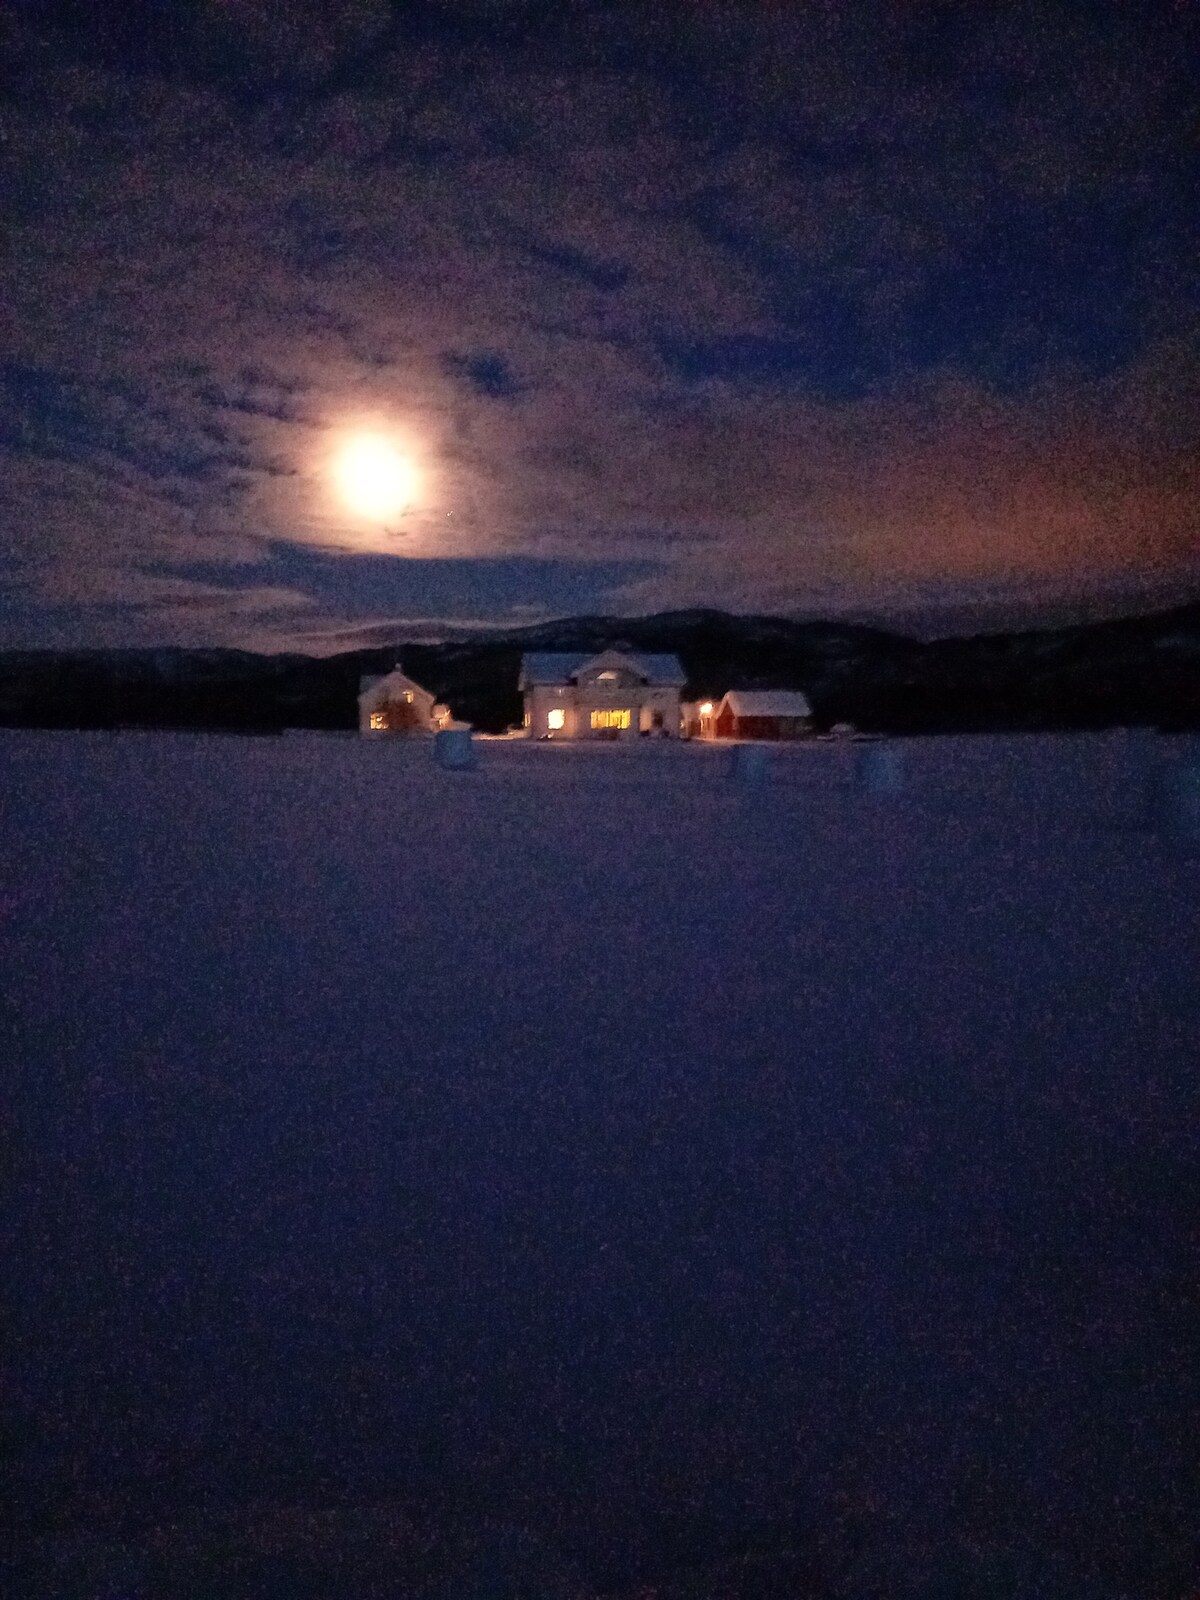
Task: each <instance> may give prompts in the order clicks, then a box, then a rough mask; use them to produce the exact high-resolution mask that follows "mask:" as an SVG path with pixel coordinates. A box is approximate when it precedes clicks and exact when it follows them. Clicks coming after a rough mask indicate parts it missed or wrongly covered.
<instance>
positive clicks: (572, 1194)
mask: <svg viewBox="0 0 1200 1600" xmlns="http://www.w3.org/2000/svg"><path fill="white" fill-rule="evenodd" d="M475 749H476V753H477V754H478V757H479V762H478V766H477V768H476V769H475V770H474V771H469V772H453V771H446V770H443V769H442V768H440V767H439V766H438V765H437V764H436V763H435V761H434V760H433V759H432V757H431V752H430V747H429V746H428V745H427V744H422V745H419V746H413V745H409V744H405V743H404V742H402V741H387V740H374V741H373V740H362V741H358V740H347V739H338V738H335V737H323V736H320V735H316V734H314V735H311V736H304V737H301V736H297V737H294V738H289V739H240V738H222V737H204V736H189V735H169V734H142V735H139V734H125V735H106V734H57V733H18V732H8V733H3V734H0V763H2V769H3V772H4V784H3V799H2V801H0V1049H3V1050H7V1051H8V1054H9V1056H10V1062H9V1066H8V1070H7V1073H6V1076H5V1080H4V1081H5V1095H6V1101H7V1103H6V1105H5V1107H4V1110H5V1113H6V1115H5V1125H6V1127H7V1129H8V1135H7V1139H8V1142H9V1145H10V1154H11V1155H12V1157H13V1160H14V1173H15V1177H14V1180H13V1181H12V1182H11V1183H10V1185H9V1186H8V1189H7V1191H6V1199H5V1201H4V1246H5V1253H6V1257H7V1259H8V1261H9V1262H10V1264H15V1271H14V1272H11V1273H10V1277H11V1278H13V1279H15V1283H14V1284H13V1287H12V1289H11V1292H10V1295H9V1297H8V1298H9V1311H10V1316H9V1325H8V1361H7V1370H8V1373H9V1377H10V1395H11V1397H12V1403H13V1408H14V1413H15V1422H14V1424H13V1432H14V1437H15V1438H16V1439H17V1440H18V1441H19V1443H18V1444H17V1445H15V1446H14V1447H13V1449H11V1450H10V1458H11V1462H10V1466H9V1468H8V1469H7V1470H9V1472H10V1474H13V1475H15V1481H16V1483H17V1485H18V1487H19V1489H20V1494H21V1496H22V1497H23V1498H25V1499H26V1500H31V1501H32V1502H36V1503H38V1504H42V1503H45V1504H50V1503H53V1504H54V1505H56V1506H67V1507H73V1508H75V1512H78V1507H79V1506H80V1505H83V1504H84V1503H85V1501H86V1503H87V1504H89V1505H90V1504H92V1503H93V1502H92V1501H91V1500H87V1496H88V1495H93V1494H94V1493H99V1492H100V1487H104V1488H105V1492H107V1493H108V1494H110V1495H116V1496H117V1497H118V1498H120V1497H121V1496H122V1495H124V1496H125V1497H126V1498H127V1499H131V1500H137V1501H139V1502H141V1501H143V1500H154V1498H155V1496H158V1497H160V1498H161V1497H166V1498H167V1499H168V1500H172V1497H174V1498H175V1500H179V1501H183V1500H188V1499H189V1497H191V1500H190V1501H189V1503H191V1502H194V1501H195V1500H196V1497H198V1496H199V1497H207V1499H205V1503H206V1504H210V1503H215V1500H218V1499H220V1497H221V1496H224V1497H225V1500H224V1501H222V1502H221V1503H222V1504H224V1503H226V1501H227V1502H229V1503H235V1504H237V1503H249V1502H250V1501H252V1500H254V1499H255V1498H256V1497H259V1498H261V1497H262V1496H264V1495H267V1496H270V1495H275V1496H276V1497H279V1496H281V1495H284V1494H285V1492H286V1493H290V1494H294V1495H299V1496H301V1497H303V1496H305V1495H308V1496H310V1497H311V1496H312V1495H313V1494H316V1493H318V1491H319V1493H320V1494H321V1495H327V1496H333V1495H334V1494H335V1492H336V1493H337V1494H345V1495H349V1496H351V1497H354V1496H357V1497H358V1498H359V1499H360V1500H363V1501H364V1502H365V1501H374V1500H377V1499H379V1498H380V1496H382V1495H385V1494H386V1495H391V1496H395V1497H399V1498H400V1499H403V1498H404V1497H406V1496H407V1497H409V1499H412V1497H420V1496H426V1497H428V1496H430V1495H434V1496H438V1495H440V1496H441V1497H442V1498H441V1501H439V1504H442V1503H444V1502H445V1501H446V1500H447V1498H449V1499H454V1497H455V1496H457V1497H458V1499H457V1500H456V1501H455V1504H456V1505H459V1506H460V1507H461V1506H462V1505H474V1506H478V1505H482V1504H486V1505H487V1506H488V1507H489V1508H491V1509H490V1511H489V1515H491V1516H493V1517H494V1518H495V1519H496V1520H497V1522H498V1523H501V1524H503V1525H504V1526H506V1527H507V1526H512V1527H517V1528H520V1527H524V1528H526V1529H530V1528H532V1529H535V1530H538V1531H539V1535H545V1537H547V1538H549V1539H550V1540H551V1543H554V1541H555V1540H558V1541H559V1542H560V1543H561V1544H562V1545H563V1546H564V1547H566V1546H569V1547H570V1551H571V1560H572V1562H574V1563H575V1564H576V1565H577V1566H578V1567H579V1569H580V1570H582V1571H584V1572H586V1573H591V1574H593V1575H594V1574H596V1573H597V1572H598V1571H600V1570H601V1569H603V1568H604V1562H605V1561H606V1560H607V1561H609V1562H610V1565H611V1563H612V1562H614V1561H616V1565H614V1566H612V1568H611V1571H610V1572H609V1581H612V1582H616V1581H618V1580H621V1581H625V1579H626V1578H627V1577H628V1574H624V1575H623V1569H621V1567H620V1562H619V1561H617V1560H616V1558H615V1557H613V1556H612V1553H611V1550H610V1551H609V1553H608V1555H607V1556H603V1557H602V1555H601V1554H600V1553H598V1552H599V1550H600V1546H601V1545H603V1543H604V1540H605V1539H609V1540H610V1542H611V1544H612V1546H613V1547H614V1548H619V1549H621V1550H624V1551H626V1552H628V1551H631V1550H634V1549H635V1548H636V1547H637V1540H638V1538H639V1537H642V1535H643V1534H644V1530H645V1529H646V1527H648V1526H650V1525H651V1524H652V1523H653V1522H654V1519H655V1518H656V1517H660V1516H664V1515H667V1514H670V1515H676V1516H679V1517H690V1518H692V1519H693V1522H692V1523H690V1524H689V1526H697V1525H701V1524H703V1525H704V1526H712V1527H719V1528H721V1529H726V1530H727V1529H729V1528H737V1527H740V1526H742V1525H743V1524H745V1525H747V1526H749V1525H754V1526H759V1525H762V1524H764V1523H768V1522H769V1523H772V1524H780V1525H783V1524H786V1525H787V1526H788V1527H789V1528H794V1526H795V1525H797V1523H798V1524H800V1525H802V1526H803V1528H805V1529H808V1530H810V1534H809V1535H806V1537H808V1536H811V1530H812V1529H813V1528H817V1529H821V1530H825V1533H824V1534H822V1537H828V1538H829V1539H832V1540H833V1541H834V1543H835V1544H836V1541H837V1537H838V1535H837V1533H836V1530H837V1529H838V1528H841V1527H843V1526H844V1525H845V1526H849V1522H848V1521H847V1519H849V1520H850V1521H853V1520H854V1518H858V1519H859V1522H862V1520H863V1519H866V1521H867V1522H868V1523H870V1525H871V1526H872V1527H875V1528H876V1529H879V1528H893V1529H894V1528H895V1527H897V1526H901V1527H903V1528H904V1529H905V1530H906V1535H905V1537H906V1538H910V1539H913V1538H917V1537H918V1535H920V1537H924V1538H927V1539H934V1540H937V1539H953V1538H958V1537H960V1536H961V1538H963V1539H967V1537H968V1534H970V1536H971V1537H977V1536H979V1535H978V1526H977V1525H978V1523H979V1519H980V1518H983V1519H984V1521H987V1520H988V1519H989V1518H990V1519H991V1521H992V1522H994V1523H996V1524H997V1525H1000V1524H1003V1527H1009V1526H1010V1525H1011V1524H1012V1523H1013V1522H1014V1521H1015V1522H1016V1523H1018V1524H1020V1525H1021V1526H1022V1527H1026V1528H1028V1527H1034V1528H1036V1530H1037V1535H1038V1537H1039V1538H1040V1539H1042V1540H1043V1542H1044V1543H1045V1546H1046V1548H1047V1549H1048V1550H1052V1551H1054V1552H1058V1553H1059V1554H1061V1552H1062V1550H1064V1549H1067V1548H1068V1547H1069V1548H1070V1549H1071V1550H1076V1551H1078V1550H1086V1551H1088V1552H1090V1554H1089V1556H1088V1560H1094V1561H1095V1562H1096V1563H1097V1564H1098V1566H1097V1570H1099V1571H1101V1572H1102V1573H1103V1574H1106V1575H1107V1578H1108V1581H1111V1583H1112V1585H1113V1586H1114V1588H1113V1592H1117V1588H1118V1587H1119V1584H1120V1583H1122V1582H1126V1581H1130V1582H1132V1579H1129V1577H1128V1574H1129V1573H1130V1572H1131V1571H1132V1572H1136V1571H1138V1570H1143V1569H1144V1568H1145V1563H1146V1562H1147V1561H1150V1560H1152V1559H1153V1560H1157V1561H1159V1562H1160V1564H1161V1563H1162V1562H1168V1566H1169V1560H1168V1557H1166V1556H1163V1555H1162V1554H1161V1552H1162V1549H1163V1548H1164V1547H1165V1546H1170V1548H1180V1549H1182V1548H1183V1546H1182V1545H1180V1544H1179V1541H1180V1540H1181V1539H1183V1538H1185V1537H1186V1535H1187V1533H1188V1531H1189V1529H1190V1528H1191V1524H1190V1523H1189V1518H1190V1517H1191V1516H1192V1511H1193V1508H1192V1506H1191V1503H1190V1501H1189V1498H1188V1490H1187V1481H1188V1471H1189V1467H1190V1464H1191V1456H1192V1451H1193V1440H1192V1438H1191V1434H1190V1430H1189V1427H1188V1424H1187V1420H1186V1419H1187V1417H1188V1415H1189V1407H1190V1406H1192V1407H1194V1404H1195V1401H1196V1400H1197V1398H1200V1396H1198V1395H1197V1380H1196V1377H1195V1372H1196V1370H1197V1368H1196V1363H1195V1360H1194V1357H1195V1355H1196V1347H1195V1343H1194V1339H1193V1335H1192V1333H1191V1332H1189V1328H1190V1326H1191V1325H1190V1324H1189V1322H1188V1317H1187V1294H1188V1285H1189V1283H1190V1281H1191V1280H1190V1279H1189V1276H1188V1272H1189V1267H1188V1258H1187V1253H1186V1250H1187V1247H1186V1240H1187V1238H1188V1233H1189V1229H1192V1230H1194V1227H1195V1223H1196V1193H1197V1190H1196V1164H1197V1148H1196V1131H1195V1130H1196V1126H1197V1123H1196V1113H1197V1089H1196V1073H1195V1063H1196V1056H1197V1041H1198V1039H1200V1027H1198V1024H1200V986H1198V985H1197V982H1196V975H1197V972H1200V861H1198V860H1197V859H1196V858H1195V857H1194V856H1189V855H1188V854H1186V853H1185V852H1184V851H1182V850H1180V849H1178V848H1175V847H1173V846H1172V844H1171V842H1170V841H1169V840H1165V839H1164V838H1162V837H1160V835H1159V834H1158V833H1157V832H1156V831H1155V829H1154V827H1153V826H1152V825H1151V824H1152V821H1153V815H1154V813H1153V809H1152V805H1151V798H1152V795H1153V794H1154V792H1155V789H1156V783H1157V781H1158V780H1157V779H1156V774H1157V773H1158V772H1159V771H1160V769H1162V768H1163V767H1164V766H1165V767H1168V768H1170V769H1172V770H1174V769H1177V768H1184V767H1186V766H1187V765H1189V764H1192V763H1195V762H1196V761H1197V760H1200V748H1198V746H1197V742H1196V741H1190V742H1189V741H1187V740H1182V739H1179V740H1166V739H1162V740H1154V739H1151V738H1148V737H1146V736H1137V735H1122V734H1106V735H1095V736H1086V737H1083V736H1081V737H1069V738H1068V737H1064V738H1050V737H1047V738H1042V737H1026V738H1018V737H1013V738H978V739H962V740H928V741H912V742H910V743H907V744H906V745H905V768H904V770H905V787H904V789H903V790H902V791H901V792H897V793H879V794H876V793H869V792H863V791H862V790H861V789H859V788H857V787H856V786H855V785H854V783H853V781H852V779H853V761H854V757H855V751H854V749H853V747H850V746H846V745H838V744H836V743H829V744H824V743H821V744H818V743H811V744H806V745H797V746H788V747H781V748H778V749H773V750H771V752H770V755H769V759H768V764H767V771H766V775H765V780H764V781H763V782H761V783H758V784H754V785H745V784H737V783H734V782H732V781H731V780H730V775H729V752H728V750H726V749H721V748H720V747H713V746H711V745H700V744H692V745H688V744H675V743H673V742H668V741H662V742H658V741H654V742H651V741H642V742H638V743H633V744H630V745H626V746H622V745H604V746H596V745H591V744H586V743H585V744H579V745H567V744H550V745H545V744H533V743H522V742H519V741H501V740H496V741H487V740H483V741H477V742H476V746H475ZM114 1485H116V1486H117V1487H116V1488H114V1487H113V1486H114ZM121 1485H126V1486H129V1485H134V1486H135V1487H134V1488H126V1489H122V1488H121V1487H120V1486H121ZM214 1497H215V1498H214ZM172 1503H174V1500H172ZM406 1503H407V1502H406ZM422 1503H423V1504H424V1503H426V1502H425V1501H422ZM847 1508H849V1509H847ZM981 1508H982V1509H981ZM75 1512H73V1513H72V1514H75ZM63 1514H64V1515H66V1513H65V1512H64V1513H63ZM79 1514H82V1513H79ZM456 1514H458V1513H456ZM839 1519H840V1520H839ZM972 1519H974V1520H972ZM1006 1519H1007V1520H1006ZM856 1525H857V1524H856ZM990 1526H991V1523H989V1527H990ZM972 1529H974V1530H975V1531H974V1532H971V1530H972ZM553 1530H557V1531H553ZM581 1530H582V1531H581ZM589 1530H590V1532H589ZM605 1530H607V1531H605ZM639 1530H641V1532H639ZM829 1530H834V1531H833V1532H829ZM913 1530H917V1531H916V1532H914V1531H913ZM922 1530H923V1531H922ZM1192 1531H1194V1529H1193V1530H1192ZM1007 1536H1008V1535H1004V1534H1003V1532H1002V1531H1001V1532H1000V1533H996V1532H995V1531H994V1529H993V1532H992V1533H991V1534H989V1535H988V1537H994V1538H1002V1537H1007ZM517 1537H518V1536H517V1535H514V1538H517ZM521 1537H523V1535H522V1536H521ZM849 1537H850V1536H849V1534H847V1535H846V1538H847V1539H849ZM880 1537H882V1536H880ZM589 1539H592V1541H593V1543H592V1544H589ZM1171 1540H1175V1541H1176V1542H1175V1544H1174V1545H1170V1541H1171ZM606 1548H607V1547H606ZM1097 1552H1098V1553H1097ZM1155 1552H1158V1553H1157V1554H1155ZM546 1559H547V1561H549V1560H550V1559H551V1558H550V1557H547V1558H546ZM554 1559H555V1560H557V1557H555V1558H554ZM564 1559H565V1557H564ZM630 1559H631V1560H632V1559H633V1558H632V1557H630ZM830 1559H831V1560H832V1559H833V1558H832V1557H831V1558H830ZM1056 1559H1057V1556H1056ZM1081 1559H1082V1558H1081ZM646 1560H647V1561H651V1557H650V1556H646ZM1180 1560H1182V1557H1181V1558H1180ZM1105 1563H1107V1565H1105ZM1139 1563H1140V1564H1141V1565H1140V1566H1139ZM651 1564H652V1563H651ZM835 1565H836V1562H835ZM572 1570H574V1568H573V1569H572ZM605 1570H607V1569H605ZM838 1570H841V1569H840V1568H838ZM1166 1570H1167V1569H1166V1568H1164V1571H1166ZM1172 1572H1173V1569H1171V1571H1168V1574H1167V1575H1168V1577H1169V1578H1171V1577H1172ZM596 1581H599V1580H598V1579H597V1580H596ZM914 1581H915V1580H914ZM1172 1581H1173V1578H1172ZM1179 1581H1180V1583H1182V1581H1183V1580H1182V1577H1180V1580H1179ZM897 1583H899V1580H897ZM1177 1588H1178V1585H1177ZM31 1592H32V1591H31ZM892 1592H896V1593H899V1592H906V1591H904V1590H903V1588H902V1586H901V1587H897V1584H893V1585H892ZM1103 1592H1107V1591H1103ZM1130 1592H1139V1591H1137V1590H1136V1589H1131V1590H1130Z"/></svg>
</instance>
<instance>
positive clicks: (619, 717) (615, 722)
mask: <svg viewBox="0 0 1200 1600" xmlns="http://www.w3.org/2000/svg"><path fill="white" fill-rule="evenodd" d="M629 719H630V713H629V712H628V711H593V712H592V727H593V728H627V727H628V726H629Z"/></svg>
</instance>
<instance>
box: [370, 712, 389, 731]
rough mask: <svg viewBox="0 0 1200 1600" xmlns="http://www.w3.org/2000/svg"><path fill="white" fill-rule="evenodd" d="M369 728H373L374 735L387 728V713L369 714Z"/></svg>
mask: <svg viewBox="0 0 1200 1600" xmlns="http://www.w3.org/2000/svg"><path fill="white" fill-rule="evenodd" d="M371 726H372V728H374V730H375V731H376V733H378V732H380V731H381V730H382V729H384V728H386V727H387V712H386V711H372V713H371Z"/></svg>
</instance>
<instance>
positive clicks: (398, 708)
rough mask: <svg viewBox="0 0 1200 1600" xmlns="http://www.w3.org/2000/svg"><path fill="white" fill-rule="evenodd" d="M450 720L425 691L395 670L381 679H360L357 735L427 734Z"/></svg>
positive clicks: (440, 706)
mask: <svg viewBox="0 0 1200 1600" xmlns="http://www.w3.org/2000/svg"><path fill="white" fill-rule="evenodd" d="M449 720H450V712H449V709H448V708H447V707H446V706H443V705H439V704H438V703H437V702H436V700H435V699H434V697H433V695H431V694H430V692H429V690H428V689H422V687H421V685H420V684H419V683H414V682H413V680H412V679H411V678H410V677H409V676H408V675H407V674H406V673H404V672H402V671H401V670H400V668H399V667H396V668H395V669H394V670H393V671H391V672H388V673H385V674H384V675H383V676H382V677H375V678H363V679H362V680H361V681H360V683H359V692H358V729H359V732H360V733H400V734H409V735H416V736H418V737H420V736H421V735H429V734H432V733H434V732H436V730H437V729H438V728H439V727H443V726H445V725H446V724H447V723H448V722H449Z"/></svg>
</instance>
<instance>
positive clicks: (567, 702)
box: [525, 673, 679, 739]
mask: <svg viewBox="0 0 1200 1600" xmlns="http://www.w3.org/2000/svg"><path fill="white" fill-rule="evenodd" d="M554 709H559V710H561V711H562V712H563V713H564V725H563V727H562V728H561V729H560V730H559V731H558V732H554V731H552V730H551V728H550V726H549V723H548V720H547V718H548V716H549V713H550V711H551V710H554ZM593 711H628V712H629V714H630V715H629V727H628V728H627V729H622V730H618V731H616V732H615V733H614V732H613V731H611V730H607V729H602V728H593V727H592V712H593ZM525 713H526V718H527V724H526V725H527V727H528V730H529V736H530V738H533V739H544V738H547V737H549V738H552V739H603V738H605V737H606V736H607V737H608V738H613V737H616V738H619V739H636V738H637V737H638V735H639V734H640V733H641V732H642V731H643V730H645V731H646V732H648V733H650V732H655V731H656V730H655V729H654V719H655V715H656V713H657V714H658V715H659V716H661V718H662V729H661V732H662V735H663V736H664V737H666V738H672V739H673V738H677V737H678V735H679V690H678V689H676V688H667V687H664V686H647V685H646V684H643V683H640V682H639V681H638V680H637V678H636V677H635V676H634V675H633V674H630V673H623V674H620V675H619V677H618V678H616V679H611V678H610V679H603V680H601V679H600V678H599V677H598V675H597V674H595V673H592V674H589V675H588V676H587V677H586V678H585V679H584V681H582V682H581V683H579V684H578V685H574V684H568V685H566V686H565V687H556V686H553V685H544V684H536V685H534V686H533V687H531V688H528V689H526V691H525Z"/></svg>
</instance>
